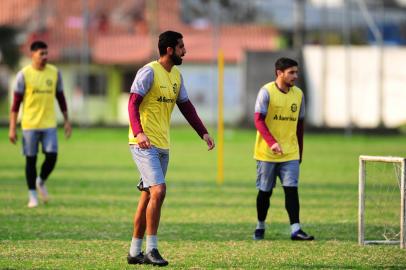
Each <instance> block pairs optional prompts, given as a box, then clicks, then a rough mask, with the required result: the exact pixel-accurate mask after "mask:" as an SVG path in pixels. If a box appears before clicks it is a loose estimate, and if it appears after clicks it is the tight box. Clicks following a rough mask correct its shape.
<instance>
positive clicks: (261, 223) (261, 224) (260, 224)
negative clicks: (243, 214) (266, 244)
mask: <svg viewBox="0 0 406 270" xmlns="http://www.w3.org/2000/svg"><path fill="white" fill-rule="evenodd" d="M256 229H264V230H265V221H259V220H258V223H257V227H256Z"/></svg>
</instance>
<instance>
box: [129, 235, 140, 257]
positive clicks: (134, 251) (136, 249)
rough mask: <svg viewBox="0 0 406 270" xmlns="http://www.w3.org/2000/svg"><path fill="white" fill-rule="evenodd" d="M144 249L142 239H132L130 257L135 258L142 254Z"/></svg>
mask: <svg viewBox="0 0 406 270" xmlns="http://www.w3.org/2000/svg"><path fill="white" fill-rule="evenodd" d="M141 248H142V238H135V237H133V238H132V239H131V246H130V256H131V257H135V256H137V255H138V254H140V253H141Z"/></svg>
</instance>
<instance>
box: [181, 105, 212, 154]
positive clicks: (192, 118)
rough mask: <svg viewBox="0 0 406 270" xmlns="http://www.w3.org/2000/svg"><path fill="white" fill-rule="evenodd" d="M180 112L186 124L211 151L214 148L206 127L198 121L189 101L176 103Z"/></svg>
mask: <svg viewBox="0 0 406 270" xmlns="http://www.w3.org/2000/svg"><path fill="white" fill-rule="evenodd" d="M176 104H177V105H178V107H179V110H180V112H181V113H182V115H183V116H184V117H185V118H186V120H187V121H188V123H189V124H190V125H191V126H192V127H193V129H194V130H195V131H196V132H197V134H198V135H199V136H200V138H202V139H203V140H204V141H205V142H206V143H207V146H208V150H211V149H213V148H214V147H215V143H214V140H213V138H212V137H211V136H210V135H209V132H208V131H207V129H206V127H205V126H204V124H203V122H202V120H200V118H199V115H198V114H197V112H196V109H195V107H194V106H193V104H192V102H190V100H187V101H185V102H177V103H176Z"/></svg>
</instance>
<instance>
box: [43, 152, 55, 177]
mask: <svg viewBox="0 0 406 270" xmlns="http://www.w3.org/2000/svg"><path fill="white" fill-rule="evenodd" d="M56 157H57V153H45V160H44V163H42V166H41V173H40V176H41V179H42V181H45V180H47V179H48V176H49V175H50V174H51V172H52V170H53V169H54V168H55V164H56Z"/></svg>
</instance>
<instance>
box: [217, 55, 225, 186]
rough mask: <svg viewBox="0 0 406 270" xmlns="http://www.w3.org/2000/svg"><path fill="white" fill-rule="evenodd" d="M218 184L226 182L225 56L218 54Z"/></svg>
mask: <svg viewBox="0 0 406 270" xmlns="http://www.w3.org/2000/svg"><path fill="white" fill-rule="evenodd" d="M217 63H218V99H217V100H218V118H217V184H218V185H222V184H223V182H224V55H223V51H222V50H221V49H220V50H219V52H218V59H217Z"/></svg>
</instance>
